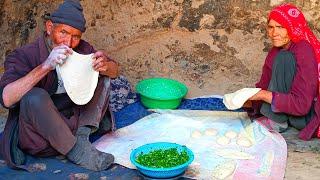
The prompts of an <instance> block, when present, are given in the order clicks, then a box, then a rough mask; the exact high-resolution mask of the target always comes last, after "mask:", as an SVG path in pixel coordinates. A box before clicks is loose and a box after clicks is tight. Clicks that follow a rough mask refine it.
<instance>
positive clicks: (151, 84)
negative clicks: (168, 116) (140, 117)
mask: <svg viewBox="0 0 320 180" xmlns="http://www.w3.org/2000/svg"><path fill="white" fill-rule="evenodd" d="M136 91H137V92H138V93H139V94H140V97H141V102H142V104H143V105H144V106H146V107H147V108H149V109H175V108H177V107H178V106H179V105H180V103H181V100H182V98H183V97H184V96H185V95H186V94H187V92H188V88H187V87H186V86H185V85H184V84H183V83H181V82H179V81H176V80H173V79H168V78H149V79H144V80H142V81H140V82H139V83H138V84H137V86H136Z"/></svg>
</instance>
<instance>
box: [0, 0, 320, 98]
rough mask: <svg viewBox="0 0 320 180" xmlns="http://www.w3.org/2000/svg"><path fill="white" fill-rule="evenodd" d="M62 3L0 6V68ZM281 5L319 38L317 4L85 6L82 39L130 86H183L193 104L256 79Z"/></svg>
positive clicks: (103, 0)
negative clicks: (270, 20)
mask: <svg viewBox="0 0 320 180" xmlns="http://www.w3.org/2000/svg"><path fill="white" fill-rule="evenodd" d="M60 2H62V1H61V0H56V1H53V0H19V1H17V0H2V1H0V33H1V34H2V35H1V36H0V41H1V43H0V57H1V62H2V63H3V61H4V58H5V56H6V55H7V54H8V53H9V52H11V51H12V50H13V49H14V48H16V47H19V46H21V45H24V44H25V43H28V42H30V41H32V40H33V39H35V38H36V37H37V36H38V35H39V34H41V32H42V31H43V17H44V16H45V15H47V14H48V13H50V12H52V10H54V9H55V8H56V7H57V5H58V4H59V3H60ZM282 2H291V3H294V4H295V5H297V6H298V7H299V8H300V9H302V11H303V12H304V14H305V16H306V19H307V20H308V21H309V25H310V26H311V27H312V29H313V30H314V32H316V34H317V36H318V37H320V36H319V30H320V20H319V17H320V13H319V10H320V4H319V1H317V0H303V1H301V0H291V1H284V0H266V1H258V0H219V1H218V0H94V1H91V0H82V1H81V3H82V5H83V7H84V13H85V17H86V19H87V31H86V33H85V34H84V35H83V38H84V39H86V40H87V41H89V42H91V43H92V44H93V45H94V46H95V47H96V48H97V49H102V50H104V51H106V52H107V53H108V54H109V55H110V56H111V57H112V58H114V59H116V60H117V61H118V62H119V63H120V65H121V72H122V74H124V75H126V76H127V77H128V78H129V80H130V82H131V83H132V84H133V85H135V84H136V83H137V82H138V81H139V80H141V79H143V78H148V77H155V76H161V77H170V78H174V79H177V80H180V81H182V82H184V83H185V84H186V85H187V86H188V87H189V90H190V91H189V94H188V96H189V97H193V96H201V95H209V94H224V93H228V92H231V91H235V90H237V89H239V88H242V87H252V86H254V83H255V82H256V81H257V80H258V79H259V75H260V73H261V68H262V64H263V61H264V58H265V55H266V52H267V51H268V49H269V48H270V42H269V41H268V39H267V36H266V32H265V25H266V20H267V19H266V16H267V14H268V12H269V10H270V9H271V8H272V6H274V5H277V4H280V3H282ZM1 71H2V72H3V68H2V69H1Z"/></svg>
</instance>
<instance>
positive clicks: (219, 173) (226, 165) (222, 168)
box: [212, 160, 237, 179]
mask: <svg viewBox="0 0 320 180" xmlns="http://www.w3.org/2000/svg"><path fill="white" fill-rule="evenodd" d="M236 166H237V163H236V162H235V161H233V160H231V161H227V162H223V163H221V164H219V165H218V166H217V167H215V168H214V170H213V173H212V176H213V178H214V179H226V178H227V177H229V176H230V175H232V174H233V172H234V171H235V169H236Z"/></svg>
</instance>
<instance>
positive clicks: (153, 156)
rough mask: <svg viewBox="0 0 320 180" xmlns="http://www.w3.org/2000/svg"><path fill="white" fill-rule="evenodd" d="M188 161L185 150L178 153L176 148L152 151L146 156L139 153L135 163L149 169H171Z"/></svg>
mask: <svg viewBox="0 0 320 180" xmlns="http://www.w3.org/2000/svg"><path fill="white" fill-rule="evenodd" d="M188 160H189V156H188V153H187V151H186V150H183V151H181V152H180V153H179V151H178V150H177V148H170V149H165V150H163V149H158V150H152V151H150V152H148V153H146V154H144V153H140V154H139V155H138V157H137V158H136V161H137V162H138V163H139V164H141V165H143V166H146V167H151V168H171V167H175V166H178V165H181V164H184V163H185V162H187V161H188Z"/></svg>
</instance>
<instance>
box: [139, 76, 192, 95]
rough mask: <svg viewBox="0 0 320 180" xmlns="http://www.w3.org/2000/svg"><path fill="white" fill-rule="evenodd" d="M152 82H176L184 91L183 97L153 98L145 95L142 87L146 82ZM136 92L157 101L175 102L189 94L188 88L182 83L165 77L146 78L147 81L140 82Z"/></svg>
mask: <svg viewBox="0 0 320 180" xmlns="http://www.w3.org/2000/svg"><path fill="white" fill-rule="evenodd" d="M151 80H165V81H171V82H175V83H176V84H178V85H179V87H180V89H181V90H182V92H183V93H181V95H180V96H179V97H176V98H156V97H151V96H149V95H147V94H145V93H143V92H142V91H141V85H142V84H143V83H144V82H146V81H151ZM136 91H137V92H138V93H139V94H141V95H142V96H145V97H147V98H150V99H155V100H175V99H181V98H183V97H184V96H185V95H187V93H188V88H187V86H186V85H185V84H183V83H181V82H180V81H177V80H175V79H171V78H163V77H152V78H146V79H142V80H140V81H139V82H138V83H137V85H136Z"/></svg>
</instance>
